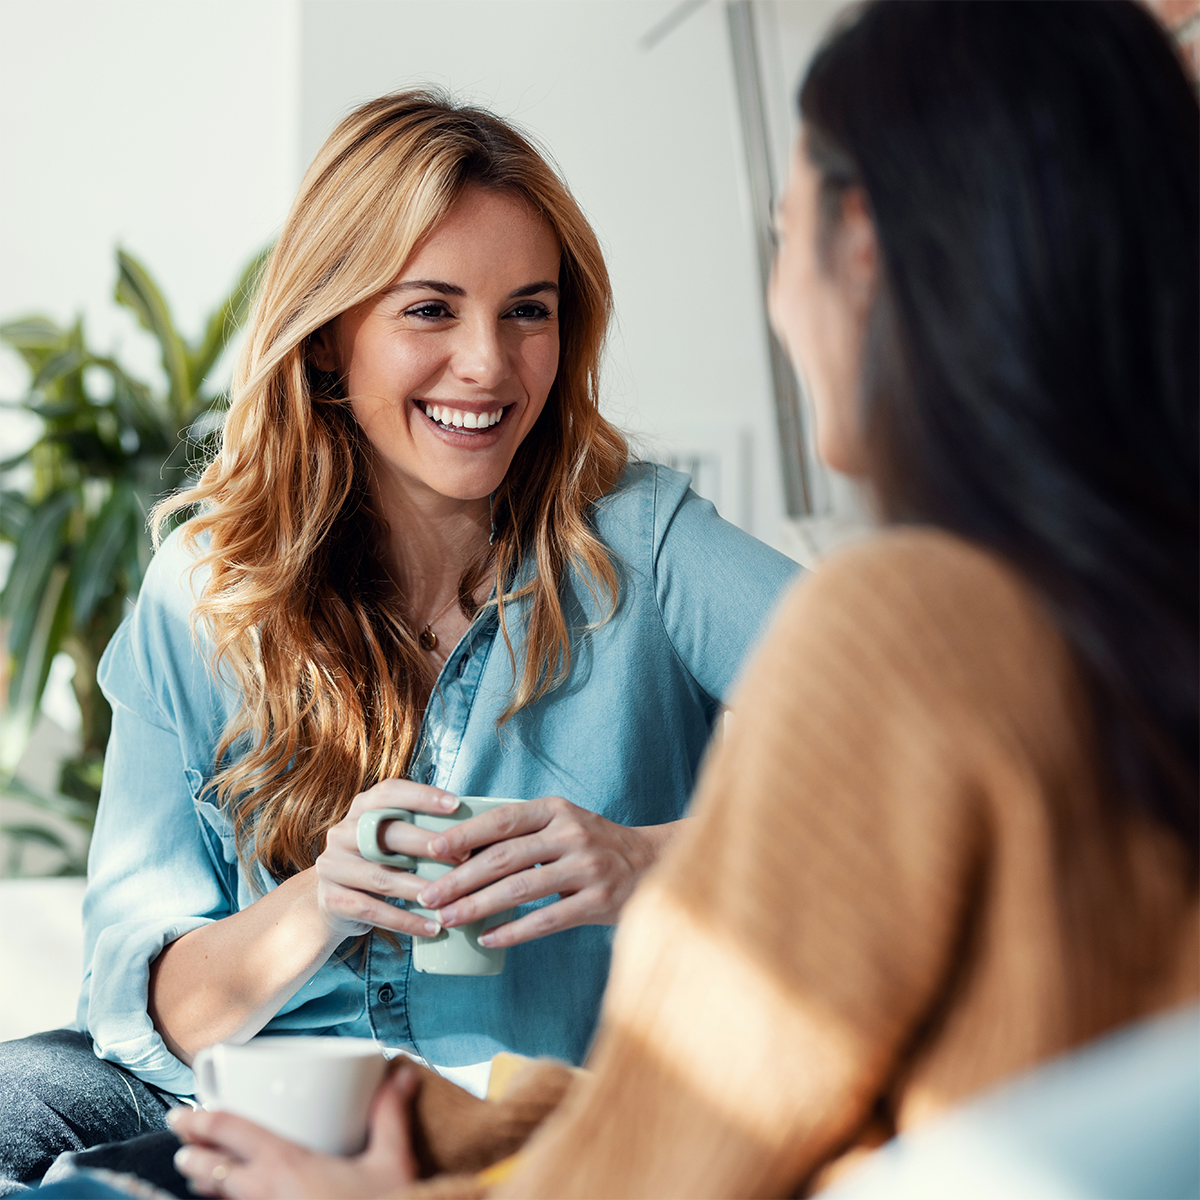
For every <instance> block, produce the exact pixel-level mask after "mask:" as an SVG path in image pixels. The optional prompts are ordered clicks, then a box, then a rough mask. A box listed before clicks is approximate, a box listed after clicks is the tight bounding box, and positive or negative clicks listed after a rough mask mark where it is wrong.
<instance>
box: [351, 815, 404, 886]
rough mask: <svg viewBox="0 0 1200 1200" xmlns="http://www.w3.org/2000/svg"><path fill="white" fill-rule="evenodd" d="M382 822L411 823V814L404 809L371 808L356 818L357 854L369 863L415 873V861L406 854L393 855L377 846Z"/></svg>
mask: <svg viewBox="0 0 1200 1200" xmlns="http://www.w3.org/2000/svg"><path fill="white" fill-rule="evenodd" d="M384 821H407V822H408V823H409V824H410V825H411V824H412V823H413V814H412V813H410V812H409V811H408V809H406V808H373V809H371V811H370V812H365V813H363V814H362V816H360V817H359V818H358V826H357V829H356V833H357V836H358V852H359V854H361V855H362V856H363V858H366V859H369V860H370V861H371V862H377V863H384V864H386V865H387V866H389V867H401V868H402V869H403V870H405V871H415V870H416V869H417V860H416V859H415V858H413V857H412V856H411V855H408V854H393V853H392V852H391V851H390V850H384V849H383V848H382V847H381V846H380V844H379V827H380V825H382V824H383V822H384Z"/></svg>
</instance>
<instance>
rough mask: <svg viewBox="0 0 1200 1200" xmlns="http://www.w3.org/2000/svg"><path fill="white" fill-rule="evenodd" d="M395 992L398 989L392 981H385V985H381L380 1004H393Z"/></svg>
mask: <svg viewBox="0 0 1200 1200" xmlns="http://www.w3.org/2000/svg"><path fill="white" fill-rule="evenodd" d="M395 994H396V989H395V988H394V987H392V985H391V984H390V983H385V984H384V985H383V987H381V988H380V989H379V1003H380V1004H391V1002H392V997H393V996H395Z"/></svg>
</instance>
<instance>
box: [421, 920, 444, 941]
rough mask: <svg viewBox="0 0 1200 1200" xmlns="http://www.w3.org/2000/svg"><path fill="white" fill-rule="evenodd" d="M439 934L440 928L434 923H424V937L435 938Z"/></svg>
mask: <svg viewBox="0 0 1200 1200" xmlns="http://www.w3.org/2000/svg"><path fill="white" fill-rule="evenodd" d="M441 932H442V927H441V926H440V925H439V924H438V923H437V922H436V921H426V922H425V936H426V937H437V935H438V934H439V933H441Z"/></svg>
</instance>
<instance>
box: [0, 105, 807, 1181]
mask: <svg viewBox="0 0 1200 1200" xmlns="http://www.w3.org/2000/svg"><path fill="white" fill-rule="evenodd" d="M610 308H611V295H610V290H609V283H608V276H607V272H606V270H605V266H604V261H603V257H602V255H601V253H600V249H599V245H598V243H597V241H596V237H595V235H594V233H593V232H592V230H591V228H590V227H589V226H588V224H587V222H586V220H585V219H584V217H583V215H582V213H581V212H580V210H579V208H578V206H577V205H576V203H575V201H574V199H573V198H572V197H571V195H570V193H569V192H568V191H567V189H566V187H565V186H564V185H563V183H562V181H561V180H560V179H559V178H558V177H557V175H555V173H554V172H553V171H552V170H551V169H550V168H549V166H548V165H547V164H546V162H545V161H544V160H543V159H542V157H541V156H540V155H539V154H538V153H537V152H536V151H535V150H534V148H533V147H532V146H531V145H530V143H529V142H528V141H526V140H525V138H523V137H522V136H521V135H520V134H519V133H517V132H516V131H515V130H514V129H512V128H511V127H510V126H508V125H507V124H505V123H504V122H502V121H500V120H498V119H497V118H496V117H494V116H492V115H491V114H489V113H486V112H483V111H480V110H477V109H470V108H460V107H456V106H454V105H453V104H450V103H448V102H446V101H445V100H443V99H441V98H439V97H437V96H433V95H429V94H427V93H422V92H407V93H400V94H397V95H393V96H385V97H383V98H381V99H379V100H376V101H372V102H371V103H369V104H366V105H364V106H363V107H362V108H360V109H359V110H357V111H356V112H354V113H352V114H351V115H350V116H349V117H347V118H346V120H345V121H344V122H343V123H342V124H341V125H340V126H339V127H338V129H337V130H335V131H334V133H333V134H332V136H331V137H330V139H329V141H328V142H327V144H326V145H325V147H323V149H322V150H321V151H320V153H319V154H318V156H317V158H316V161H315V162H314V163H313V165H312V167H311V168H310V170H309V172H308V174H307V175H306V177H305V179H304V182H303V183H302V185H301V189H300V194H299V196H298V197H297V200H296V202H295V205H294V207H293V209H292V212H291V214H290V216H289V218H288V220H287V223H286V225H285V227H284V229H283V232H282V234H281V236H280V239H279V243H278V245H277V246H276V248H275V250H274V252H273V254H272V256H271V259H270V262H269V264H268V266H267V268H266V271H265V275H264V277H263V280H262V283H261V285H260V289H259V295H258V297H257V301H256V306H255V310H254V315H253V318H252V320H251V323H250V327H249V329H248V336H247V338H246V341H245V345H244V349H243V352H242V355H241V358H240V360H239V362H238V364H237V367H236V370H235V375H234V383H233V389H232V402H231V406H230V411H229V415H228V419H227V421H226V425H225V430H224V435H223V442H222V445H221V447H220V450H219V452H218V453H217V455H216V457H215V458H214V460H213V461H212V463H211V464H210V465H209V467H208V469H207V471H206V472H205V473H204V475H203V477H202V478H201V480H200V482H199V484H198V485H197V486H196V487H195V488H193V489H192V490H190V491H188V492H185V493H184V494H182V495H179V496H176V497H174V498H172V499H171V500H170V501H168V502H167V503H165V504H164V505H162V506H160V508H159V510H158V512H157V513H156V517H157V520H158V522H159V527H160V528H161V526H162V522H163V520H164V519H165V518H166V516H167V515H168V514H169V513H171V512H174V511H180V510H186V511H189V512H190V514H191V517H190V520H188V521H187V522H186V523H185V524H184V525H183V526H182V527H181V529H180V530H178V531H177V532H175V533H173V534H172V535H171V536H170V537H168V538H167V539H166V540H165V541H164V542H163V543H162V545H161V546H160V547H159V549H158V552H157V555H156V557H155V559H154V562H153V564H152V565H151V568H150V570H149V573H148V575H147V578H146V582H145V584H144V586H143V589H142V592H141V595H140V597H139V600H138V604H137V609H136V611H135V612H134V614H133V615H132V617H131V618H130V619H129V620H128V621H126V623H125V624H124V625H123V626H122V628H121V630H120V631H119V632H118V633H117V635H116V636H115V637H114V639H113V641H112V643H111V645H110V649H109V651H108V653H107V655H106V657H105V660H104V663H103V664H102V668H101V673H100V678H101V683H102V686H103V687H104V689H105V694H106V695H107V696H108V698H109V700H110V702H111V703H112V706H113V709H114V724H113V734H112V739H111V741H110V743H109V752H108V757H107V760H106V763H105V771H104V793H103V796H102V799H101V805H100V814H99V818H98V820H97V825H96V836H95V839H94V841H93V848H92V859H91V863H90V871H89V890H88V894H87V899H86V901H85V981H84V987H83V995H82V998H81V1003H80V1010H79V1028H78V1030H60V1031H56V1032H55V1033H51V1034H43V1035H38V1036H37V1037H34V1038H30V1039H26V1040H24V1041H23V1042H15V1043H8V1044H6V1045H4V1046H0V1175H2V1176H6V1177H7V1179H5V1178H0V1194H7V1190H6V1187H11V1184H12V1182H14V1181H20V1182H28V1181H32V1180H36V1179H38V1178H40V1177H41V1176H42V1175H43V1174H44V1173H45V1171H46V1168H47V1167H48V1166H49V1164H50V1163H51V1162H52V1161H53V1159H54V1157H55V1155H57V1154H58V1153H59V1152H60V1151H64V1150H79V1149H81V1148H83V1147H85V1146H88V1145H91V1144H95V1143H97V1142H108V1141H112V1140H114V1139H116V1138H120V1137H129V1136H132V1135H133V1134H135V1133H145V1132H146V1131H147V1129H150V1130H154V1129H162V1128H163V1127H164V1126H163V1114H164V1113H165V1111H166V1110H167V1108H168V1107H170V1106H171V1105H172V1104H173V1103H174V1098H175V1096H178V1095H187V1094H189V1093H190V1092H191V1091H192V1090H193V1076H192V1072H191V1070H190V1064H191V1062H192V1060H193V1058H194V1056H195V1054H196V1053H197V1052H198V1051H199V1050H200V1049H201V1048H203V1047H205V1046H208V1045H210V1044H213V1043H216V1042H222V1041H244V1040H246V1039H248V1038H250V1037H252V1036H254V1035H255V1034H257V1033H259V1032H265V1033H282V1032H290V1033H300V1034H343V1035H357V1036H366V1037H374V1038H377V1039H379V1040H380V1041H382V1042H384V1043H386V1044H387V1045H389V1046H392V1047H395V1048H398V1049H400V1048H402V1049H404V1050H407V1051H408V1052H410V1053H412V1054H415V1055H418V1056H420V1057H423V1058H425V1059H426V1060H427V1061H429V1062H431V1063H434V1064H437V1065H438V1066H440V1067H443V1068H461V1067H467V1066H471V1065H474V1064H480V1063H484V1062H486V1061H487V1060H489V1059H490V1058H491V1057H492V1056H493V1055H495V1054H496V1053H498V1052H500V1051H503V1050H515V1051H518V1052H522V1053H525V1054H531V1055H537V1054H549V1055H553V1056H556V1057H558V1058H561V1059H566V1060H570V1061H574V1062H578V1061H580V1060H581V1059H582V1058H583V1056H584V1054H585V1052H586V1050H587V1047H588V1044H589V1042H590V1040H591V1037H592V1033H593V1030H594V1027H595V1022H596V1016H597V1011H598V1006H599V1000H600V996H601V993H602V991H603V988H604V984H605V981H606V978H607V973H608V963H609V944H610V934H611V926H612V925H613V924H614V923H615V921H616V919H617V916H618V914H619V913H620V911H621V908H622V907H623V905H624V903H625V901H626V899H627V898H628V897H629V895H630V894H631V892H632V891H633V889H634V887H635V885H636V884H637V882H638V881H639V880H640V878H641V877H642V875H643V874H644V873H645V871H646V870H647V869H648V868H649V867H650V866H651V865H652V864H653V863H654V862H655V861H656V860H657V859H658V857H659V854H660V852H661V850H662V848H663V847H664V845H665V844H666V843H667V841H668V840H669V839H670V838H671V836H672V835H673V832H674V830H675V828H676V826H677V825H678V824H679V822H680V819H681V818H682V817H683V815H684V809H685V805H686V802H687V798H688V795H689V793H690V791H691V788H692V784H693V781H694V779H695V776H696V773H697V770H698V767H699V763H700V759H701V756H702V754H703V753H704V749H705V746H706V744H707V741H708V738H709V734H710V732H711V729H712V727H713V723H714V721H715V719H716V716H717V714H718V712H719V710H720V704H721V701H722V699H723V698H724V696H725V695H726V694H727V692H728V690H729V689H730V687H731V685H732V682H733V680H734V678H735V677H736V675H737V673H738V671H739V669H740V667H741V664H742V661H743V659H744V658H745V656H746V654H747V651H748V650H749V648H750V646H751V645H752V644H753V642H754V640H755V638H756V637H757V636H758V634H759V632H760V630H761V629H762V627H763V625H764V623H765V620H766V617H767V615H768V612H769V610H770V609H771V607H772V606H773V604H774V602H775V599H776V597H777V596H778V595H779V594H780V592H781V591H782V589H783V588H784V587H785V585H786V583H787V582H788V580H789V578H790V576H791V575H792V573H793V571H794V569H795V568H794V565H793V564H791V563H790V562H789V561H788V560H786V559H783V558H782V557H781V556H779V555H777V554H775V553H774V552H773V551H771V550H769V549H768V548H766V547H765V546H763V545H761V544H760V543H758V542H755V541H754V540H753V539H752V538H749V537H748V536H746V535H745V534H743V533H741V532H740V531H739V530H737V529H735V528H733V527H732V526H730V525H727V524H725V523H724V522H723V521H721V520H720V518H719V517H718V516H717V515H716V512H715V511H714V510H713V508H712V506H711V505H709V504H707V502H704V501H701V500H699V499H698V498H697V497H696V496H695V495H694V494H693V493H692V492H691V491H690V490H689V488H688V486H687V480H686V478H684V477H682V476H680V475H677V474H675V473H674V472H671V471H667V470H665V469H663V468H659V467H655V466H653V465H650V464H646V463H632V462H629V461H628V459H627V453H626V447H625V442H624V439H623V438H622V436H621V434H620V433H619V432H618V431H617V430H616V429H615V428H614V427H613V426H612V425H611V424H609V422H608V421H606V420H605V419H604V418H603V417H602V416H601V414H600V411H599V404H598V375H599V363H600V353H601V348H602V345H603V341H604V335H605V329H606V326H607V322H608V317H609V312H610ZM459 795H468V796H492V797H511V798H514V799H520V800H522V801H524V802H523V803H520V804H511V805H503V806H500V807H498V808H497V809H495V810H493V811H491V812H487V813H484V814H483V815H481V816H478V817H475V818H473V819H471V820H467V821H462V822H461V823H459V824H458V825H457V826H456V828H455V829H453V830H452V831H449V832H447V833H446V834H445V835H444V837H439V836H437V835H433V834H431V833H429V832H426V831H423V830H421V829H419V828H416V827H414V826H413V825H411V824H407V823H405V822H402V821H396V820H393V821H390V822H389V823H386V824H385V825H384V826H383V829H384V832H383V834H382V838H381V840H382V841H383V842H384V843H385V845H386V848H387V849H389V850H392V851H395V852H398V853H400V854H405V855H410V856H417V857H427V858H435V859H440V860H442V861H443V862H445V863H447V864H449V865H450V866H451V867H452V868H453V869H451V870H449V871H448V872H447V873H446V874H444V875H443V876H442V877H441V878H440V879H438V880H437V881H436V883H435V884H431V882H430V881H429V880H422V879H419V878H418V877H417V876H416V875H415V874H413V873H412V872H410V871H407V870H401V869H399V868H397V867H393V866H388V865H381V864H379V863H375V862H370V861H367V860H366V859H364V858H363V856H362V854H361V853H360V852H359V848H358V841H357V824H358V820H359V817H360V816H362V815H363V814H364V813H368V812H370V811H372V810H378V809H385V808H402V809H407V810H410V811H413V812H417V813H426V814H442V815H444V814H446V813H448V812H453V811H454V810H455V808H456V807H457V806H458V801H457V798H456V797H457V796H459ZM468 860H469V861H468ZM409 902H414V903H416V902H419V904H420V906H421V907H420V909H414V907H412V906H410V907H406V904H409ZM510 909H512V910H515V914H514V916H513V917H512V919H509V920H506V921H504V922H503V923H501V924H498V925H496V927H495V928H493V929H492V930H490V932H489V933H488V934H487V935H486V937H485V938H484V939H481V940H484V941H485V942H486V944H488V945H491V946H493V947H496V948H508V956H507V964H506V967H505V969H504V972H503V973H502V974H500V975H493V976H483V977H462V976H448V975H435V974H428V973H424V972H421V971H415V970H414V967H413V959H412V955H411V954H410V953H409V949H410V946H411V939H412V938H413V937H430V936H436V935H439V934H440V933H441V931H442V930H445V929H448V928H452V927H455V926H460V925H463V924H466V923H468V922H472V921H477V920H481V919H484V918H488V917H493V918H497V917H498V914H501V913H505V912H507V911H508V910H510ZM430 914H432V915H430ZM550 934H554V935H555V936H553V937H549V936H547V935H550ZM339 948H340V949H339ZM131 1100H132V1103H130V1102H131Z"/></svg>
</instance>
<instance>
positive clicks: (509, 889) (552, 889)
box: [426, 862, 582, 929]
mask: <svg viewBox="0 0 1200 1200" xmlns="http://www.w3.org/2000/svg"><path fill="white" fill-rule="evenodd" d="M581 882H582V881H581V880H580V879H579V877H578V876H577V875H576V873H575V872H573V871H572V870H571V869H570V866H569V864H563V863H561V862H559V863H551V864H549V865H547V866H544V867H533V866H531V867H530V868H529V869H528V870H525V871H517V872H516V873H515V874H512V875H506V876H504V878H502V879H499V880H497V881H496V882H495V883H493V884H491V885H490V886H488V887H484V888H480V889H479V890H478V891H476V892H472V893H471V894H470V895H469V896H463V897H462V898H461V899H459V900H455V901H454V903H453V904H445V905H444V906H443V907H442V908H440V909H436V910H435V911H436V912H437V919H438V920H439V921H440V922H441V924H442V926H443V928H446V929H451V928H453V927H454V926H456V925H468V924H470V923H471V922H472V921H480V920H482V919H483V918H484V917H490V916H492V915H494V914H495V913H499V912H504V910H505V909H508V908H517V907H518V906H519V905H521V904H530V903H532V902H533V901H534V900H541V899H542V898H543V897H545V896H553V895H556V894H561V893H563V892H568V893H570V892H575V891H577V890H579V885H580V883H581ZM426 907H428V906H426Z"/></svg>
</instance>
